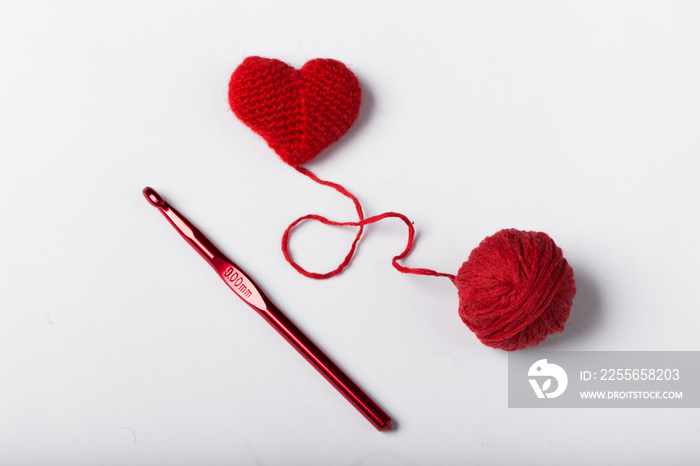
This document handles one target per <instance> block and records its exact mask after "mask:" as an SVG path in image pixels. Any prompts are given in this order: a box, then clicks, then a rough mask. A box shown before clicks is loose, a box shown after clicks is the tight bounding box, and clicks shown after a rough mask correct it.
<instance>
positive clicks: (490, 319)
mask: <svg viewBox="0 0 700 466" xmlns="http://www.w3.org/2000/svg"><path fill="white" fill-rule="evenodd" d="M454 284H455V285H456V286H457V289H458V290H459V316H460V317H461V318H462V321H463V322H464V323H465V324H467V326H468V327H469V328H470V329H471V330H472V331H473V332H474V333H475V334H476V336H477V338H479V340H481V342H482V343H483V344H485V345H487V346H491V347H494V348H500V349H504V350H506V351H513V350H518V349H523V348H526V347H528V346H533V345H537V344H539V343H541V342H542V341H543V340H544V339H545V338H547V337H548V336H549V335H550V334H552V333H557V332H562V331H563V330H564V323H565V322H566V320H567V319H568V318H569V313H570V311H571V305H572V302H573V299H574V295H575V294H576V284H575V282H574V271H573V269H572V268H571V266H570V265H569V264H568V262H567V261H566V259H564V256H563V254H562V251H561V249H559V247H558V246H557V245H556V244H554V241H552V239H551V238H550V237H549V236H547V235H546V234H545V233H537V232H532V231H520V230H513V229H510V230H501V231H499V232H498V233H496V234H494V235H493V236H489V237H488V238H486V239H484V240H483V241H482V242H481V244H479V246H478V247H477V248H475V249H474V250H473V251H472V252H471V254H470V255H469V259H468V260H467V261H466V262H465V263H464V264H463V265H462V267H461V268H460V269H459V272H458V273H457V277H456V278H455V280H454Z"/></svg>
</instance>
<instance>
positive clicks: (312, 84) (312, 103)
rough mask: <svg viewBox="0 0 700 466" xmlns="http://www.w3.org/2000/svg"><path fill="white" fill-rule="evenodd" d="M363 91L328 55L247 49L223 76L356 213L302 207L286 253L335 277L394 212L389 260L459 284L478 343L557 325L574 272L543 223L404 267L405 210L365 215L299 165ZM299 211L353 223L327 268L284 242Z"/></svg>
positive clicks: (341, 127)
mask: <svg viewBox="0 0 700 466" xmlns="http://www.w3.org/2000/svg"><path fill="white" fill-rule="evenodd" d="M361 100H362V90H361V87H360V83H359V81H358V80H357V77H355V75H354V74H353V73H352V71H350V70H349V69H348V68H347V67H346V66H345V65H344V64H343V63H341V62H339V61H336V60H332V59H315V60H311V61H309V62H307V63H306V64H305V65H304V66H303V67H302V68H301V69H299V70H296V69H294V68H293V67H291V66H289V65H287V64H286V63H284V62H281V61H279V60H275V59H269V58H261V57H248V58H246V59H245V60H244V61H243V63H241V65H239V66H238V68H236V70H235V71H234V72H233V74H232V76H231V81H230V83H229V103H230V105H231V109H232V110H233V112H234V113H235V114H236V116H237V117H238V118H239V119H240V120H241V121H242V122H243V123H244V124H246V125H247V126H248V127H250V128H251V129H252V130H253V131H255V132H256V133H257V134H259V135H260V136H262V138H263V139H264V140H265V141H266V142H267V143H268V145H269V146H270V147H271V148H272V149H273V150H274V151H275V152H276V153H277V154H278V155H279V156H280V158H281V159H282V160H283V161H284V162H285V163H287V164H288V165H290V166H292V167H294V168H295V169H296V170H297V171H298V172H299V173H301V174H303V175H305V176H307V177H309V178H310V179H312V180H313V181H315V182H316V183H319V184H321V185H324V186H328V187H331V188H333V189H335V190H336V191H337V192H339V193H341V194H342V195H343V196H345V197H347V198H348V199H350V200H351V201H352V202H353V204H354V205H355V210H356V212H357V216H358V220H356V221H347V222H339V221H334V220H329V219H327V218H326V217H323V216H321V215H316V214H309V215H305V216H303V217H300V218H298V219H297V220H295V221H294V222H292V224H291V225H289V226H288V227H287V229H286V230H285V232H284V234H283V235H282V253H283V254H284V257H285V259H286V260H287V261H288V262H289V263H290V264H291V265H292V266H293V267H294V268H295V269H296V270H297V271H298V272H299V273H301V274H303V275H305V276H307V277H311V278H316V279H324V278H330V277H333V276H335V275H337V274H338V273H340V272H342V270H343V269H344V268H345V267H347V266H348V265H349V263H350V261H351V260H352V257H353V255H354V253H355V249H356V246H357V243H358V242H359V240H360V238H361V236H362V233H363V231H364V227H365V226H366V225H368V224H371V223H375V222H378V221H380V220H382V219H385V218H398V219H399V220H401V221H402V222H404V223H405V224H406V226H407V227H408V242H407V244H406V248H405V249H404V251H403V252H402V253H401V254H399V255H398V256H396V257H394V258H393V260H392V264H393V266H394V267H395V268H396V269H397V270H398V271H400V272H402V273H410V274H417V275H431V276H438V277H447V278H449V279H450V280H451V281H452V282H453V283H454V284H455V285H456V286H457V290H458V293H459V315H460V317H461V318H462V321H463V322H464V323H465V324H466V325H467V326H468V327H469V328H470V329H471V330H472V331H473V332H474V333H475V334H476V336H477V337H478V338H479V340H480V341H481V342H482V343H484V344H485V345H487V346H491V347H493V348H499V349H503V350H506V351H514V350H518V349H523V348H526V347H528V346H533V345H537V344H539V343H541V342H542V341H543V340H544V339H545V338H547V336H549V335H550V334H552V333H556V332H561V331H563V330H564V323H565V322H566V320H567V318H568V317H569V313H570V310H571V305H572V301H573V298H574V295H575V294H576V285H575V282H574V273H573V270H572V269H571V267H570V266H569V264H568V263H567V261H566V259H564V257H563V255H562V251H561V249H559V247H557V245H556V244H554V241H552V239H551V238H550V237H549V236H547V235H546V234H545V233H537V232H531V231H521V230H514V229H508V230H501V231H499V232H498V233H496V234H494V235H493V236H489V237H488V238H486V239H484V240H483V241H482V242H481V244H480V245H479V246H478V247H477V248H475V249H474V250H473V251H472V252H471V254H470V255H469V259H468V260H467V261H466V262H465V263H464V264H463V265H462V267H461V268H460V269H459V272H458V274H457V275H456V276H455V275H452V274H448V273H441V272H436V271H434V270H430V269H424V268H410V267H405V266H403V265H401V264H399V262H398V261H399V260H401V259H403V258H404V257H406V256H407V255H408V253H409V252H410V251H411V248H412V247H413V238H414V235H415V230H414V227H413V224H412V222H411V221H410V220H409V219H408V218H407V217H406V216H405V215H403V214H400V213H396V212H386V213H383V214H380V215H375V216H372V217H367V218H366V217H365V216H364V213H363V211H362V206H361V204H360V202H359V201H358V199H357V198H356V197H355V196H354V195H353V194H352V193H350V192H349V191H347V190H346V189H345V188H344V187H343V186H341V185H339V184H336V183H333V182H330V181H326V180H321V179H319V178H318V177H316V175H314V174H313V173H311V172H310V171H309V170H307V169H305V168H303V167H301V165H302V164H304V163H306V162H308V161H309V160H311V159H313V158H314V157H316V155H318V154H319V153H320V152H321V151H322V150H323V149H325V148H326V147H328V146H329V145H330V144H332V143H333V142H335V141H336V140H338V139H339V138H340V137H341V136H343V135H344V134H345V133H346V132H347V131H348V129H350V127H351V126H352V124H353V123H354V121H355V119H356V118H357V115H358V113H359V109H360V102H361ZM307 220H315V221H319V222H321V223H324V224H327V225H335V226H354V227H357V228H358V230H357V234H356V236H355V239H354V241H353V242H352V245H351V246H350V250H349V252H348V254H347V255H346V257H345V259H344V260H343V261H342V263H341V264H340V265H338V267H337V268H335V269H334V270H331V271H330V272H326V273H316V272H309V271H307V270H305V269H304V268H303V267H301V266H300V265H299V264H297V263H296V262H295V261H294V260H293V258H292V256H291V253H290V252H289V245H288V243H289V237H290V234H291V232H292V231H293V230H294V228H296V227H297V226H298V225H299V224H300V223H302V222H305V221H307Z"/></svg>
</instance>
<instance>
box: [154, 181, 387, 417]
mask: <svg viewBox="0 0 700 466" xmlns="http://www.w3.org/2000/svg"><path fill="white" fill-rule="evenodd" d="M143 195H144V196H145V197H146V199H147V200H148V202H149V203H150V204H151V205H153V206H154V207H157V208H158V210H160V212H161V213H162V214H163V215H164V216H165V218H167V219H168V221H169V222H170V224H171V225H172V226H173V227H174V228H175V229H176V230H177V231H178V233H180V235H181V236H182V237H183V238H184V239H185V241H187V243H188V244H189V245H190V246H192V247H193V248H194V249H195V250H196V251H197V252H198V253H199V255H200V256H202V258H203V259H204V260H205V261H207V262H208V263H209V265H211V266H212V267H213V268H214V270H216V272H217V274H218V275H219V277H221V279H222V280H223V281H224V282H225V283H226V285H228V287H229V288H231V290H233V292H234V293H236V295H238V297H240V298H241V299H243V301H245V302H246V303H247V304H248V305H249V306H250V307H252V308H253V309H255V310H256V311H257V312H258V314H260V315H261V316H262V317H263V318H264V319H265V320H266V321H267V322H268V323H269V324H270V325H271V326H272V327H274V328H275V330H277V332H279V334H280V335H282V336H283V337H284V339H285V340H287V341H288V342H289V343H290V344H291V345H292V346H293V347H294V348H295V349H296V350H297V351H298V352H299V353H300V354H301V355H302V356H303V357H304V358H305V359H306V360H307V361H308V362H309V363H310V364H311V365H312V366H314V367H315V368H316V370H317V371H318V372H320V373H321V375H323V376H324V377H325V378H326V380H328V381H329V382H330V383H331V384H332V385H333V386H334V387H335V388H336V389H337V390H338V391H339V392H340V393H341V394H342V395H343V396H344V397H345V398H346V399H347V400H348V401H349V402H350V403H351V404H352V405H353V406H354V407H355V408H356V409H357V410H358V411H359V412H360V413H361V414H362V415H364V416H365V418H367V420H368V421H369V422H371V423H372V425H374V427H376V428H377V430H380V431H385V430H391V426H392V422H391V418H390V417H389V415H387V414H386V413H385V412H384V411H383V410H382V408H380V407H379V405H377V404H376V403H375V402H374V401H373V400H372V399H371V398H370V397H369V396H368V395H367V394H366V393H365V392H364V391H363V390H362V389H361V388H360V387H359V386H358V385H357V384H356V383H355V382H353V381H352V379H350V377H348V376H347V375H346V374H345V373H344V372H343V371H342V370H341V369H340V367H338V366H337V365H336V364H335V363H334V362H333V361H332V360H331V359H330V358H329V357H328V356H326V355H325V353H323V351H321V349H320V348H319V347H318V346H316V345H315V344H314V342H313V341H311V340H310V339H309V338H308V337H307V336H306V335H305V334H304V332H302V331H301V330H300V329H299V327H297V326H296V325H295V324H294V323H293V322H292V321H291V320H290V319H289V318H288V317H287V316H286V315H284V313H283V312H282V311H280V310H279V309H278V308H277V307H276V306H275V305H274V304H273V303H272V301H270V299H269V298H268V297H267V296H266V295H265V293H263V291H262V290H261V289H260V287H258V286H257V284H255V282H253V280H251V279H250V277H249V276H248V275H247V274H246V273H244V272H243V271H242V270H241V269H240V268H239V267H238V266H237V265H236V264H235V263H234V262H233V261H231V260H230V259H229V258H228V257H226V256H225V255H224V254H223V253H222V252H221V251H220V250H219V249H218V248H217V247H216V246H214V244H213V243H212V242H211V241H210V240H209V238H207V237H206V236H204V234H203V233H202V232H201V231H199V229H197V227H195V226H194V225H193V224H192V223H191V222H190V221H189V220H187V218H185V217H184V216H183V215H182V214H180V213H179V212H178V211H177V210H175V209H174V208H173V207H172V206H170V205H169V204H168V203H167V202H166V201H165V200H164V199H163V198H162V197H161V196H160V194H158V193H157V192H156V191H155V190H154V189H153V188H150V187H147V188H145V189H144V190H143Z"/></svg>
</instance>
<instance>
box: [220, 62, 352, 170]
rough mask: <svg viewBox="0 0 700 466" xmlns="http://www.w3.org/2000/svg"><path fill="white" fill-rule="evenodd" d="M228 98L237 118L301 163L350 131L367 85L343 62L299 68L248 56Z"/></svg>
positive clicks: (291, 160) (292, 162)
mask: <svg viewBox="0 0 700 466" xmlns="http://www.w3.org/2000/svg"><path fill="white" fill-rule="evenodd" d="M228 98H229V104H230V106H231V109H232V110H233V112H234V113H235V114H236V116H237V117H238V118H239V119H240V120H241V121H242V122H243V123H244V124H245V125H247V126H248V127H249V128H250V129H252V130H253V131H254V132H256V133H257V134H258V135H260V136H261V137H262V138H263V139H264V140H265V141H266V142H267V144H268V145H269V146H270V147H271V148H272V149H273V150H274V151H275V152H276V153H277V154H278V155H279V156H280V158H281V159H282V160H283V161H284V162H285V163H287V164H289V165H291V166H293V167H297V166H299V165H302V164H304V163H306V162H308V161H309V160H311V159H313V158H314V157H316V156H317V155H318V154H319V153H320V152H321V151H322V150H323V149H325V148H326V147H328V146H329V145H331V144H332V143H334V142H335V141H337V140H338V139H339V138H340V137H341V136H343V135H344V134H345V133H346V132H347V131H348V130H349V129H350V127H351V126H352V124H353V123H354V122H355V120H356V119H357V115H358V113H359V111H360V103H361V101H362V88H361V87H360V83H359V81H358V79H357V77H356V76H355V75H354V74H353V72H352V71H350V70H349V69H348V68H347V67H346V66H345V65H344V64H343V63H341V62H339V61H337V60H333V59H329V58H317V59H314V60H310V61H308V62H306V64H304V66H302V67H301V69H299V70H297V69H295V68H294V67H292V66H290V65H288V64H286V63H284V62H282V61H280V60H276V59H271V58H262V57H248V58H246V59H245V60H244V61H243V63H241V64H240V65H239V66H238V67H237V68H236V70H235V71H234V72H233V74H232V75H231V80H230V81H229V94H228Z"/></svg>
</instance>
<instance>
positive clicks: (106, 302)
mask: <svg viewBox="0 0 700 466" xmlns="http://www.w3.org/2000/svg"><path fill="white" fill-rule="evenodd" d="M699 52H700V3H697V2H682V1H666V2H662V1H658V2H648V1H643V2H632V1H630V2H609V1H601V2H577V3H572V2H562V1H549V2H522V1H512V2H478V3H471V2H457V1H453V2H381V1H357V0H356V1H352V2H347V1H345V2H327V1H317V2H296V3H294V2H282V1H280V2H269V1H268V2H265V1H231V2H191V3H183V2H165V1H162V2H101V3H98V2H45V3H41V2H7V1H5V2H2V3H1V4H0V245H1V246H0V463H2V464H8V465H15V464H17V465H22V464H26V465H29V464H31V465H39V464H65V465H80V464H115V465H119V464H130V465H190V464H200V465H208V464H236V465H239V464H241V465H281V464H292V465H294V464H299V465H336V464H337V465H375V466H378V465H423V464H444V465H457V464H494V465H497V464H544V465H547V464H635V465H643V464H660V463H667V464H691V463H694V464H697V461H698V459H700V445H699V444H698V442H697V433H698V431H699V430H700V416H699V413H698V411H697V410H694V409H677V410H674V409H646V410H644V409H639V410H638V409H627V410H625V409H619V410H613V409H609V410H604V409H601V410H593V409H590V410H582V409H579V410H575V409H553V410H546V409H542V410H532V409H509V408H508V407H507V354H506V353H505V352H502V351H498V350H493V349H490V348H487V347H485V346H483V345H481V344H480V343H479V342H478V341H477V340H476V338H475V337H474V336H473V334H472V333H471V332H469V330H468V329H467V328H466V327H465V326H464V325H463V324H462V323H461V321H460V319H459V317H458V315H457V293H456V291H455V289H454V287H453V285H452V284H451V283H450V282H449V280H447V279H444V278H430V277H419V276H408V275H402V274H399V273H398V272H396V271H395V270H394V269H393V268H392V267H391V265H390V259H391V257H392V256H393V255H395V254H396V253H398V252H399V251H401V250H402V249H403V247H404V244H405V235H406V233H405V227H404V226H403V225H402V224H401V223H400V222H397V221H395V220H387V221H384V222H383V223H381V224H377V225H374V226H371V227H368V228H367V231H366V235H365V237H364V239H363V241H362V243H361V247H360V248H359V251H358V254H357V256H356V257H355V260H354V262H353V263H352V265H351V266H350V268H349V269H347V271H346V272H345V273H343V274H342V275H340V276H338V277H336V278H334V279H331V280H326V281H320V282H319V281H314V280H311V279H308V278H305V277H303V276H301V275H299V274H298V273H296V272H295V271H294V270H293V269H292V268H291V267H290V266H289V265H287V264H286V262H284V259H283V257H282V255H281V253H280V251H279V240H280V236H281V234H282V231H283V230H284V228H285V227H286V226H287V225H288V224H289V223H290V222H291V221H292V220H294V219H295V218H297V217H298V216H300V215H303V214H306V213H310V212H313V213H321V214H325V215H328V216H330V217H332V218H336V219H339V220H352V219H354V211H353V208H352V205H351V203H350V202H349V201H347V199H345V198H343V197H342V196H340V195H338V194H337V193H335V192H333V191H332V190H330V189H327V188H324V187H321V186H318V185H316V184H314V183H312V182H311V181H310V180H308V179H306V178H305V177H302V176H300V175H299V174H297V173H296V172H295V171H294V170H292V169H291V168H289V167H288V166H286V165H285V164H284V163H282V162H281V161H280V160H279V159H278V158H277V156H276V155H275V154H274V152H272V150H271V149H269V148H268V147H267V145H266V144H265V143H264V142H263V141H262V139H261V138H259V137H258V136H257V135H255V134H254V133H252V132H251V131H250V130H249V129H248V128H247V127H245V126H244V125H243V124H242V123H241V122H239V121H238V120H237V119H236V118H235V116H234V115H233V114H232V112H231V111H230V109H229V108H228V102H227V95H226V94H227V86H228V79H229V76H230V74H231V72H232V71H233V70H234V69H235V67H236V66H237V65H238V64H239V63H240V62H241V61H242V60H243V59H244V58H245V57H246V56H249V55H262V56H266V57H275V58H279V59H282V60H284V61H286V62H288V63H290V64H291V65H293V66H295V67H301V66H302V65H303V64H304V63H305V62H306V61H307V60H309V59H312V58H316V57H330V58H336V59H339V60H341V61H343V62H345V63H346V64H347V65H348V66H349V67H350V68H351V69H352V70H353V71H354V72H355V73H356V74H357V76H358V77H359V79H360V81H361V83H362V86H363V89H364V93H365V94H364V96H365V99H364V102H363V106H362V109H361V114H360V117H359V119H358V121H357V123H356V124H355V126H354V127H353V128H352V129H351V131H350V132H349V133H348V135H346V136H345V137H344V138H343V139H342V140H341V141H339V142H338V143H337V144H335V145H334V146H333V147H331V148H330V149H328V150H327V151H325V152H324V153H323V154H322V155H321V156H320V157H319V158H318V159H316V160H315V161H313V162H312V163H309V164H308V165H307V167H308V168H309V169H311V170H313V171H314V172H315V173H317V174H318V175H319V176H320V177H322V178H325V179H330V180H333V181H336V182H339V183H342V184H343V185H345V186H346V187H347V188H348V189H349V190H350V191H352V192H354V193H355V194H357V195H358V197H359V198H360V199H361V201H362V202H363V205H364V207H365V210H366V213H367V214H369V215H372V214H378V213H381V212H384V211H388V210H395V211H399V212H402V213H404V214H406V215H408V216H409V217H410V218H411V219H412V220H413V221H414V222H415V225H416V228H417V230H418V241H417V244H416V247H415V249H414V251H413V253H412V254H411V255H410V256H409V257H408V259H407V260H406V261H405V263H406V265H409V266H414V267H430V268H434V269H437V270H440V271H443V272H450V273H455V272H456V271H457V269H458V268H459V266H460V265H461V263H462V262H463V261H464V260H465V259H466V258H467V256H468V254H469V252H470V251H471V249H473V248H474V247H475V246H476V245H477V244H478V243H479V242H480V241H481V239H483V238H484V237H485V236H488V235H491V234H493V233H495V232H496V231H498V230H499V229H501V228H507V227H514V228H520V229H528V230H538V231H545V232H547V233H548V234H549V235H550V236H552V238H553V239H554V240H555V241H556V242H557V244H558V245H559V246H561V248H562V249H563V250H564V254H565V256H566V257H567V259H568V260H569V262H570V263H571V265H572V266H573V268H574V271H575V274H576V280H577V285H578V289H579V291H578V295H577V296H576V299H575V301H574V307H573V311H572V316H571V319H570V321H569V323H568V327H567V330H566V331H565V332H564V333H563V334H562V335H561V336H557V337H554V338H551V339H550V340H548V341H547V342H545V343H544V344H543V345H542V346H541V348H543V349H550V350H700V343H698V342H699V340H698V336H697V334H698V326H699V324H700V317H699V314H700V313H699V312H698V309H699V304H698V300H697V291H696V290H697V287H698V283H699V281H700V268H698V261H699V260H700V241H698V228H699V227H700V208H699V206H698V200H700V184H699V183H698V174H699V173H700V170H699V169H700V162H698V154H700V132H699V129H700V110H699V109H700V86H699V85H698V83H700V53H699ZM146 185H151V186H153V187H155V188H156V189H158V190H159V191H160V192H161V194H162V195H163V196H164V197H166V198H167V199H168V200H169V201H170V202H171V203H172V204H173V205H174V206H175V207H177V208H178V209H179V210H180V211H181V212H183V213H184V214H186V215H187V216H189V217H190V218H191V220H192V221H194V222H195V223H196V224H197V225H198V226H200V227H201V228H202V230H203V231H205V232H206V233H207V234H208V235H209V236H210V237H211V238H212V240H213V241H214V242H215V243H217V244H218V245H219V246H220V247H221V249H222V250H224V251H225V252H226V253H228V254H230V255H231V257H232V258H233V259H234V260H236V261H237V262H238V263H239V265H241V266H242V267H243V268H244V269H245V270H247V271H248V272H249V273H250V274H251V275H252V276H253V277H255V278H256V279H257V280H258V281H259V282H260V283H261V285H262V286H263V287H264V288H265V289H266V290H267V292H268V294H269V295H270V296H271V298H272V299H273V300H274V301H275V302H277V303H278V304H279V306H280V307H281V308H282V309H284V310H285V312H286V313H287V314H288V315H289V316H290V317H291V318H292V319H293V320H295V321H296V322H297V323H298V324H299V326H300V327H302V328H303V329H304V330H305V331H306V332H307V333H308V335H309V336H311V337H312V338H313V339H314V340H315V341H316V342H317V343H318V344H319V345H320V346H322V347H323V348H324V349H325V350H326V351H327V353H328V354H329V355H330V356H331V357H332V358H333V359H335V360H336V361H337V362H338V363H339V364H340V365H341V366H342V367H343V368H344V369H345V370H346V371H347V372H348V373H349V374H350V375H351V376H352V377H353V378H354V379H355V380H356V381H357V382H358V383H359V384H360V385H361V386H362V387H364V388H365V389H366V391H367V392H368V393H370V394H371V395H372V396H373V397H374V398H375V399H376V400H377V402H378V403H379V404H381V405H382V406H383V407H384V408H385V409H386V410H387V411H388V412H389V413H390V414H391V415H392V417H393V418H394V419H395V424H396V429H395V431H393V432H389V433H379V432H377V431H375V430H374V428H372V427H371V425H370V424H369V423H367V421H366V420H365V419H364V418H363V417H362V416H360V415H359V414H358V413H357V412H356V411H355V410H354V409H353V408H352V407H351V406H350V405H349V404H348V403H347V402H346V401H345V400H344V399H343V398H342V397H341V396H340V395H338V394H337V393H336V392H335V391H334V390H333V389H332V387H331V386H330V385H328V383H327V382H326V381H325V380H324V379H323V378H322V377H320V376H319V375H318V374H317V373H316V372H315V371H314V370H313V369H312V368H311V367H310V366H309V365H308V364H307V363H306V362H305V361H304V360H303V359H302V358H301V357H299V356H298V355H297V354H296V353H295V352H294V351H293V350H292V349H291V348H290V347H289V346H288V345H287V344H286V343H285V342H284V341H283V340H282V339H281V338H280V337H279V336H278V335H277V334H276V333H275V332H274V331H273V330H272V329H271V328H270V327H268V326H267V325H266V324H265V323H264V321H263V320H262V319H260V317H259V316H257V315H256V314H255V313H254V312H253V311H251V310H250V309H249V308H248V307H247V306H245V305H244V304H243V303H241V302H240V301H239V300H238V298H236V297H235V296H234V295H233V294H232V293H231V291H230V290H229V289H227V288H226V287H225V286H223V284H222V283H221V282H220V281H219V279H218V278H217V277H216V276H215V275H214V273H213V272H212V271H211V270H210V269H209V267H208V266H207V264H206V263H204V262H203V261H202V260H201V258H200V257H199V256H198V255H197V254H195V253H194V252H193V251H192V250H191V249H190V248H189V247H188V246H187V245H186V244H185V243H184V242H183V241H182V239H181V238H180V237H179V236H178V235H177V234H176V233H175V231H174V230H173V229H172V228H171V227H170V226H169V225H168V224H167V222H166V221H165V220H164V219H163V218H162V217H161V215H160V214H159V213H158V212H157V211H156V210H155V209H154V208H153V207H151V206H149V205H148V204H147V203H146V201H145V200H144V198H143V197H142V195H141V190H142V189H143V187H144V186H146ZM352 234H353V233H352V232H351V231H338V230H337V229H335V230H334V229H329V228H322V227H319V226H315V225H309V226H307V227H304V228H302V229H300V230H299V231H298V233H297V235H296V236H295V237H294V238H293V242H292V246H293V250H294V252H295V253H296V255H297V257H298V258H299V261H300V262H301V263H302V264H303V265H305V266H306V267H308V268H310V269H314V270H317V271H324V270H328V269H330V268H332V267H333V266H334V265H335V264H336V263H337V262H339V261H340V259H341V258H342V257H343V255H344V254H345V249H346V247H347V244H348V241H349V239H350V238H351V237H352ZM528 351H532V350H528Z"/></svg>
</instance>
